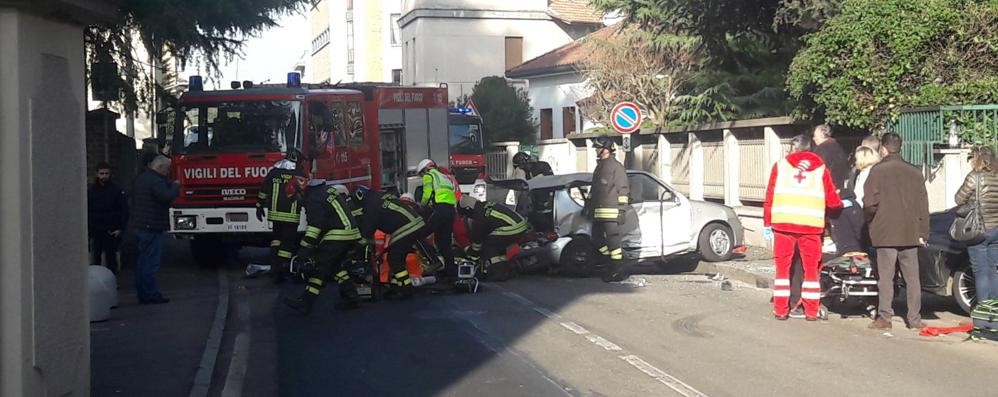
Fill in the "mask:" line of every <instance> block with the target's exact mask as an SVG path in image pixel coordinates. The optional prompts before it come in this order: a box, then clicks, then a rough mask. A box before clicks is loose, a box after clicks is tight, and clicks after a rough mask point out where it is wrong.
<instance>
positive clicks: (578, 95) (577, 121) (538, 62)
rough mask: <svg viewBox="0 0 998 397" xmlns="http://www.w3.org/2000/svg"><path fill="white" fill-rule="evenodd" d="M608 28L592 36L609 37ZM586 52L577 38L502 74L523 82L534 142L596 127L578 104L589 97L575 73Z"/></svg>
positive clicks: (585, 47) (583, 82) (581, 78)
mask: <svg viewBox="0 0 998 397" xmlns="http://www.w3.org/2000/svg"><path fill="white" fill-rule="evenodd" d="M611 29H612V28H604V29H602V30H599V31H597V32H595V33H593V34H592V35H605V34H609V33H610V32H611ZM589 51H590V50H589V49H588V48H587V46H586V45H585V41H584V39H578V40H576V41H573V42H571V43H568V44H565V45H563V46H561V47H558V48H556V49H554V50H552V51H550V52H548V53H546V54H543V55H541V56H539V57H537V58H534V59H531V60H529V61H527V62H524V63H523V64H521V65H519V66H516V67H514V68H511V69H509V70H507V71H506V77H507V78H510V79H523V80H526V81H527V96H528V98H530V106H531V107H532V108H533V109H534V114H533V116H534V119H535V120H537V121H538V125H537V138H538V140H547V139H557V138H565V137H568V135H569V134H573V133H578V132H583V131H585V130H588V129H590V128H593V127H598V126H599V124H596V123H594V122H592V121H591V120H588V119H587V118H586V117H584V114H583V112H582V111H581V107H582V106H581V105H580V104H581V103H582V102H584V101H585V99H586V98H588V97H589V96H590V95H592V89H591V88H590V87H589V86H588V84H586V79H585V77H584V76H583V75H582V73H580V72H579V70H578V67H579V63H580V62H582V61H583V60H584V59H585V57H586V56H588V54H589Z"/></svg>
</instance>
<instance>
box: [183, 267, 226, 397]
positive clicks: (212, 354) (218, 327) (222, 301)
mask: <svg viewBox="0 0 998 397" xmlns="http://www.w3.org/2000/svg"><path fill="white" fill-rule="evenodd" d="M228 316H229V277H228V276H227V275H226V274H225V267H224V266H219V267H218V305H217V306H215V319H214V321H213V322H212V324H211V330H210V331H208V340H207V341H206V342H205V345H204V352H203V353H202V354H201V363H200V364H199V365H198V372H197V374H196V375H194V384H193V385H191V392H190V394H189V397H206V396H207V395H208V391H209V389H210V388H211V380H212V375H213V374H214V372H215V361H216V360H218V352H219V350H221V348H222V335H223V334H225V323H226V321H227V320H228Z"/></svg>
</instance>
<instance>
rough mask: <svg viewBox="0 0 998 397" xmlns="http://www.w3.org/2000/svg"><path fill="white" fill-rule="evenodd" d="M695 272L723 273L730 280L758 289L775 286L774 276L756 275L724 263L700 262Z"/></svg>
mask: <svg viewBox="0 0 998 397" xmlns="http://www.w3.org/2000/svg"><path fill="white" fill-rule="evenodd" d="M693 271H694V272H696V273H721V274H723V275H724V276H725V277H727V278H729V279H732V280H738V281H741V282H744V283H748V284H749V285H754V286H755V287H756V288H764V289H768V288H771V287H772V285H773V277H772V276H769V275H760V274H755V273H752V272H750V271H748V270H744V269H740V268H738V267H735V266H730V265H725V264H724V263H714V262H706V261H700V263H699V264H698V265H697V267H696V269H694V270H693Z"/></svg>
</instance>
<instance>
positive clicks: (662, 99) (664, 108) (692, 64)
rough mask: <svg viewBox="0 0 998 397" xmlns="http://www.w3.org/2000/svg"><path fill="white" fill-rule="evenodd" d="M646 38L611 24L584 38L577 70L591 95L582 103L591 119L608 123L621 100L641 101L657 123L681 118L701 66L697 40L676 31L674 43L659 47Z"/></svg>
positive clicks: (641, 104) (631, 30)
mask: <svg viewBox="0 0 998 397" xmlns="http://www.w3.org/2000/svg"><path fill="white" fill-rule="evenodd" d="M646 38H647V36H645V35H641V34H639V33H638V32H637V30H636V29H635V28H634V27H629V28H620V27H610V28H607V29H606V30H603V31H600V32H598V33H595V34H593V35H590V36H588V37H587V38H586V39H585V41H584V42H583V45H584V46H585V51H586V53H587V55H586V57H585V58H584V59H583V60H582V62H580V64H579V65H578V68H579V70H580V72H581V73H582V75H583V76H585V78H586V84H587V86H588V87H589V88H590V89H591V90H592V93H593V94H592V96H591V97H590V98H589V99H588V100H587V104H586V105H585V106H583V107H582V109H583V113H585V115H586V117H587V118H589V119H591V120H595V121H598V122H602V123H603V124H608V120H609V114H608V112H609V111H610V109H611V108H613V106H614V105H615V104H617V103H619V102H622V101H633V102H635V103H637V104H638V106H640V107H641V108H642V109H644V111H645V112H647V114H648V117H649V119H650V120H651V122H652V125H654V126H656V127H662V126H665V125H668V124H670V123H671V122H673V121H675V120H676V119H677V118H678V117H679V114H680V110H679V109H678V106H677V105H678V104H679V101H681V100H682V99H683V98H685V97H686V95H687V92H686V90H688V89H689V87H690V79H691V74H692V72H693V71H694V70H695V68H696V67H697V55H696V51H695V47H696V41H695V40H693V39H691V38H689V37H684V36H678V35H674V36H672V42H671V44H670V45H668V46H658V47H655V46H653V45H652V43H651V42H650V41H648V40H647V39H646Z"/></svg>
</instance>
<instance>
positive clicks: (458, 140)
mask: <svg viewBox="0 0 998 397" xmlns="http://www.w3.org/2000/svg"><path fill="white" fill-rule="evenodd" d="M449 130H450V153H451V154H482V153H483V152H484V149H483V146H482V128H481V125H480V124H477V123H476V124H451V125H450V128H449Z"/></svg>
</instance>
